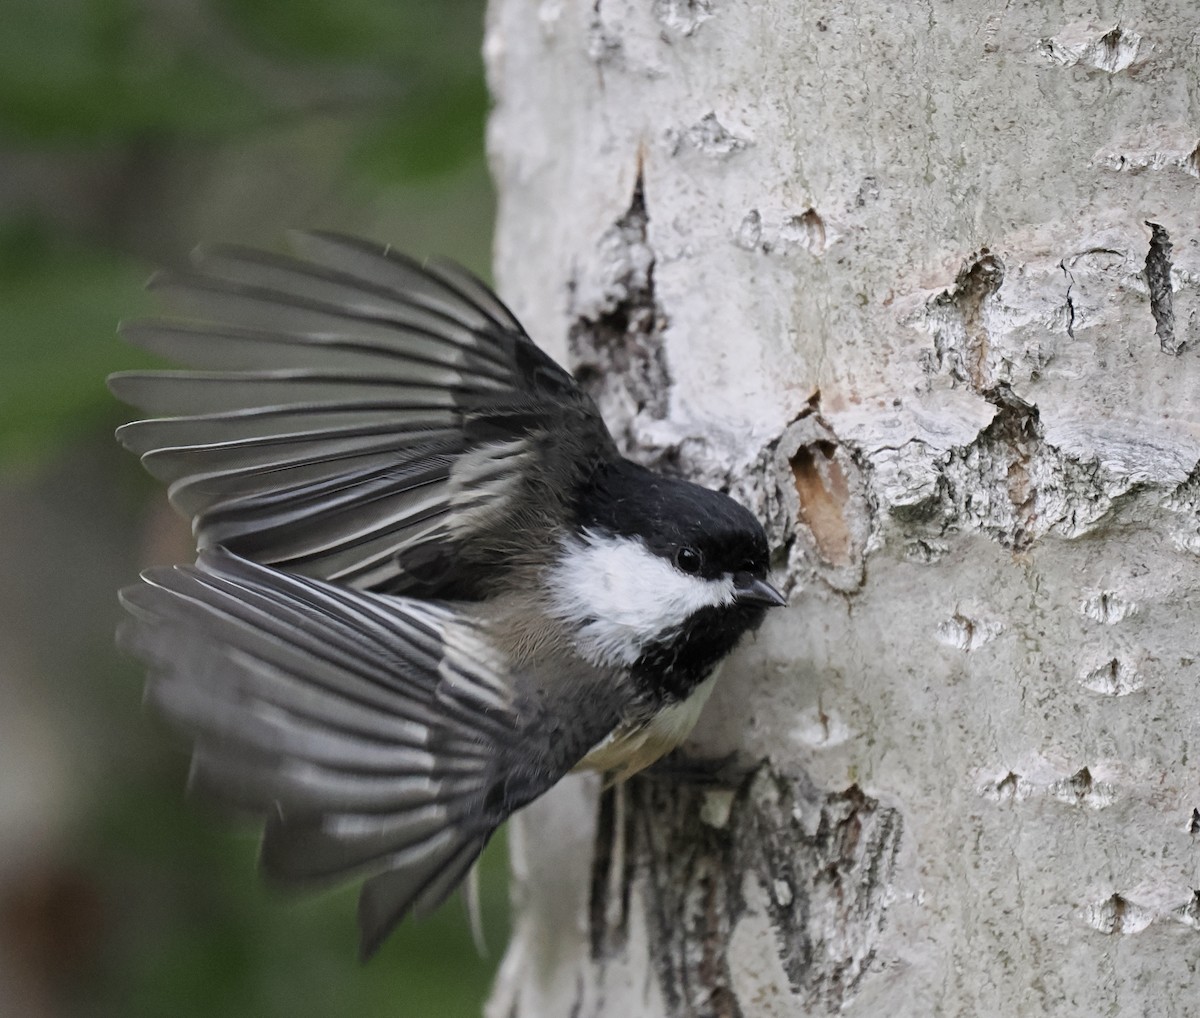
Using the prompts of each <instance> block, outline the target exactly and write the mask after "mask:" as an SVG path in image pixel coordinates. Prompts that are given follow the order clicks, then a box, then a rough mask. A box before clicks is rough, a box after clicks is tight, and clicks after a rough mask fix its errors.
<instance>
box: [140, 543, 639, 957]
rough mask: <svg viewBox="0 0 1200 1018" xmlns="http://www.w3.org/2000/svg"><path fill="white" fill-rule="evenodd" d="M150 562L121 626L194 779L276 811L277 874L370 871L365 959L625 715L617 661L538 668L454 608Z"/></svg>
mask: <svg viewBox="0 0 1200 1018" xmlns="http://www.w3.org/2000/svg"><path fill="white" fill-rule="evenodd" d="M143 579H144V582H143V583H141V584H138V585H136V586H133V587H130V588H128V589H127V590H125V591H123V592H122V599H123V601H124V603H125V605H126V607H127V608H128V610H129V611H130V613H131V614H132V616H133V618H132V619H131V620H130V621H129V622H127V624H126V626H125V628H124V629H123V631H122V642H123V644H124V645H125V646H126V647H127V648H128V649H130V650H131V651H132V652H134V653H135V654H137V655H138V656H140V657H141V658H143V659H144V660H146V661H147V663H148V664H149V665H150V669H151V678H150V681H149V684H148V686H147V695H148V698H149V699H150V700H151V701H152V702H153V703H154V704H155V705H156V706H157V707H158V709H159V710H161V711H162V712H163V713H165V714H166V715H167V717H169V718H170V719H171V720H173V721H174V722H175V723H177V724H178V725H179V726H181V727H182V728H183V729H184V730H185V731H186V732H187V733H188V734H189V735H190V736H191V738H192V739H193V742H194V753H193V761H192V781H193V784H194V785H195V786H199V787H200V788H203V789H206V790H209V791H212V792H215V793H216V794H217V795H219V796H221V797H223V798H224V799H225V800H227V801H231V802H233V803H234V804H235V805H238V806H241V807H244V808H248V809H250V810H252V811H255V812H258V813H261V814H263V815H265V817H266V828H265V833H264V837H263V844H262V858H261V861H262V865H263V868H264V870H265V871H266V873H267V874H268V875H270V876H273V877H275V878H277V879H278V880H281V881H284V882H287V883H300V884H304V883H311V882H322V881H329V880H337V879H342V878H347V877H352V876H359V875H362V876H366V877H367V878H368V879H367V880H366V882H365V884H364V885H363V889H362V893H361V897H360V900H359V921H360V927H361V931H362V950H363V954H364V956H365V955H369V954H371V953H372V952H373V951H374V950H375V949H376V948H377V947H378V946H379V944H380V943H381V942H382V940H383V939H384V937H385V936H386V935H387V933H388V932H389V931H390V930H391V929H392V927H393V926H395V924H396V923H398V922H399V921H400V920H401V919H402V918H403V917H404V916H405V915H406V914H407V913H408V912H409V911H410V910H411V911H416V912H418V913H424V912H427V911H429V910H432V909H433V908H435V907H436V906H437V905H438V904H440V903H441V902H442V900H444V899H445V897H446V896H447V895H448V894H449V893H450V892H451V891H452V890H453V889H454V887H455V886H456V885H457V884H458V883H459V881H460V880H461V879H462V877H463V876H464V874H465V873H466V872H467V870H468V868H469V867H470V865H471V863H472V862H473V861H474V860H475V858H476V857H477V856H478V855H479V853H480V852H481V851H482V849H483V847H484V845H485V844H486V842H487V840H488V838H489V837H490V836H491V834H492V833H493V831H494V830H495V829H496V827H497V826H498V825H499V824H500V823H502V822H503V821H504V820H505V819H506V818H507V817H508V815H509V814H510V813H512V812H513V811H514V810H515V809H518V808H519V807H520V806H522V805H524V804H525V803H527V802H529V801H530V800H531V799H534V798H536V797H537V796H539V795H541V794H542V793H543V792H544V791H546V790H547V789H548V788H549V787H550V786H551V785H552V784H554V783H555V782H556V781H557V780H558V779H559V778H560V777H562V775H563V774H565V773H566V772H567V771H568V770H570V768H571V767H572V766H573V765H574V764H575V763H576V762H577V761H578V760H579V759H580V758H581V757H583V756H584V755H585V754H586V753H587V751H588V750H589V749H590V748H591V747H592V746H593V745H595V744H596V743H597V742H599V741H600V740H601V739H602V738H604V736H605V735H607V734H608V732H610V731H611V730H612V729H613V727H614V726H615V724H616V720H617V709H616V701H617V698H618V691H617V689H616V687H615V685H614V684H613V683H612V682H611V681H607V677H606V676H602V675H601V674H599V673H595V674H592V673H589V672H580V673H579V674H578V675H575V676H562V675H560V676H558V677H557V681H556V682H554V683H547V682H543V681H528V677H523V676H522V675H521V674H520V673H511V672H509V671H508V670H507V669H506V663H505V661H504V660H503V657H502V655H501V654H500V652H499V651H498V650H497V649H496V648H495V647H494V646H493V645H492V644H491V643H490V642H489V639H488V633H487V631H486V629H485V628H484V627H483V626H482V625H481V624H480V623H478V622H476V621H473V620H472V619H471V618H470V617H468V616H466V615H464V614H463V613H461V612H460V611H457V610H455V609H454V608H452V607H450V606H447V605H443V604H431V603H429V602H422V601H414V600H410V599H407V598H400V597H393V596H390V595H386V594H375V593H370V592H360V591H354V590H349V589H347V588H345V587H339V586H334V585H332V584H329V583H325V582H322V581H319V580H312V579H307V578H303V577H297V576H291V575H288V574H285V573H282V572H280V571H278V570H275V569H271V568H269V567H265V566H261V565H257V564H255V563H252V562H249V561H247V560H245V559H242V558H239V557H237V556H235V555H232V554H230V553H228V552H225V551H220V550H218V551H211V552H204V553H202V554H201V556H200V558H199V561H198V562H197V564H196V565H195V566H180V567H175V568H171V569H161V570H153V571H151V572H149V573H147V574H146V575H145V576H144V577H143ZM556 698H560V699H556ZM561 698H569V701H570V702H566V701H565V700H563V699H561Z"/></svg>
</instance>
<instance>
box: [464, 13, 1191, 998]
mask: <svg viewBox="0 0 1200 1018" xmlns="http://www.w3.org/2000/svg"><path fill="white" fill-rule="evenodd" d="M1088 17H1091V19H1092V20H1090V21H1088V20H1084V19H1086V18H1088ZM1198 37H1200V5H1197V4H1195V3H1194V0H1163V2H1160V3H1157V4H1153V5H1151V4H1144V5H1143V4H1140V3H1113V2H1102V3H1101V4H1100V6H1099V8H1095V7H1092V8H1088V7H1084V6H1081V5H1076V4H1074V3H1070V4H1068V3H1047V4H1038V3H1034V4H1013V3H1008V2H1003V0H991V2H987V0H953V2H952V0H932V2H929V3H919V4H918V3H913V4H908V3H895V2H889V3H885V2H883V0H858V2H853V3H851V2H836V0H835V2H833V3H830V4H810V3H787V2H784V0H624V2H622V0H596V2H595V3H589V4H584V3H580V2H577V0H543V2H541V3H533V2H530V0H493V3H492V9H491V12H490V26H489V34H488V41H487V44H486V50H487V56H488V61H489V67H490V74H491V83H492V88H493V92H494V94H495V97H496V109H495V113H494V115H493V117H492V121H491V132H490V140H491V152H492V158H493V167H494V172H495V174H496V179H497V183H498V187H499V192H500V219H499V231H498V240H497V275H498V278H499V283H500V285H501V289H502V292H504V293H505V294H506V295H507V296H508V297H509V298H510V299H511V301H512V304H513V306H514V309H515V310H516V312H517V313H518V314H519V316H520V317H521V318H522V319H523V320H524V321H525V322H526V323H527V324H528V325H529V327H530V330H531V332H532V333H533V335H534V337H535V338H536V339H538V340H539V341H540V342H542V343H544V344H545V345H546V346H547V347H548V348H549V349H551V350H552V351H553V352H554V353H556V354H557V355H559V356H561V357H564V358H566V360H567V361H568V362H569V363H570V365H571V366H572V368H573V369H574V370H575V371H576V372H577V373H578V376H579V377H580V379H581V380H582V381H583V382H584V383H585V384H586V385H587V386H588V387H589V388H590V389H591V391H592V392H593V393H594V394H595V395H596V397H597V399H598V401H599V403H600V405H601V408H602V409H603V411H604V413H605V415H606V417H607V419H608V421H609V423H610V425H611V426H612V427H613V430H614V432H615V433H616V434H617V435H618V437H619V439H620V440H621V441H622V442H623V443H624V444H625V445H626V447H627V449H628V450H629V452H630V454H631V455H633V456H634V457H635V458H638V459H640V460H641V461H643V462H646V463H649V464H653V465H656V466H658V467H659V468H660V469H665V470H668V471H677V472H679V473H681V474H683V475H685V476H688V477H691V478H695V479H697V480H700V481H702V482H706V483H708V484H710V485H713V486H722V487H725V488H727V489H728V490H729V491H730V492H731V493H732V494H733V495H734V496H735V497H737V498H739V499H740V500H741V501H742V502H743V503H744V504H746V505H747V506H748V507H750V508H751V509H753V510H754V511H755V512H756V513H757V514H758V515H759V517H760V518H761V519H762V520H763V521H764V523H765V524H766V526H767V528H768V534H769V536H770V538H771V540H772V543H773V547H775V548H776V549H777V551H778V561H777V565H776V568H777V577H778V578H779V579H780V580H782V581H783V583H784V584H785V585H786V587H787V589H789V590H790V592H791V607H790V609H788V610H786V611H783V612H779V613H777V614H774V615H772V616H771V617H770V619H769V620H768V622H767V624H766V625H764V627H763V628H762V630H761V631H760V632H759V634H758V636H757V638H755V639H754V640H751V641H747V644H746V645H745V646H744V647H743V648H742V650H741V651H739V653H737V654H736V655H735V656H734V658H733V659H731V661H730V662H729V664H728V665H727V666H726V668H725V673H724V676H723V678H722V681H721V683H720V684H719V686H718V692H717V693H716V694H715V695H714V697H713V700H712V702H711V703H710V705H709V708H708V710H707V711H706V714H705V716H704V719H703V720H702V722H701V725H700V727H699V728H698V729H697V732H696V735H695V737H694V739H693V740H692V742H691V743H690V744H689V753H690V755H692V756H696V757H712V758H718V757H722V756H724V755H726V754H729V753H731V752H734V751H736V753H737V757H736V760H735V762H734V764H732V765H727V766H725V767H724V768H723V769H721V771H720V775H719V780H716V781H710V782H707V783H705V782H702V781H696V780H690V779H686V778H680V777H672V776H670V775H669V774H663V775H658V776H656V775H653V774H650V775H647V776H644V777H641V778H638V779H635V780H633V781H631V782H630V783H629V784H628V785H626V786H623V787H621V788H617V789H614V790H610V791H607V792H603V793H601V792H600V790H599V787H598V785H597V784H596V783H595V782H594V781H589V780H587V779H577V780H576V779H572V780H571V781H568V782H566V783H564V785H563V786H562V787H561V788H559V789H558V790H556V792H555V793H553V794H552V795H550V796H549V797H547V798H546V799H545V800H544V801H542V802H541V803H538V804H537V805H535V806H533V807H532V808H530V809H528V810H527V811H525V813H524V814H523V815H522V816H520V817H519V818H517V820H516V821H514V823H513V825H512V844H513V850H514V871H515V877H516V900H517V907H518V913H517V917H516V925H515V932H514V938H513V942H512V945H511V947H510V949H509V952H508V955H507V958H506V960H505V963H504V966H503V969H502V973H501V976H500V980H499V983H498V985H497V988H496V991H495V994H494V998H493V1000H492V1003H491V1008H490V1014H491V1015H493V1016H495V1018H508V1016H516V1018H554V1016H564V1018H565V1016H567V1015H572V1016H592V1015H613V1016H621V1018H627V1016H633V1018H637V1016H642V1015H645V1016H648V1018H649V1016H656V1018H657V1016H662V1015H672V1016H675V1015H689V1016H690V1015H697V1016H699V1015H704V1016H707V1015H714V1016H746V1018H750V1016H756V1018H757V1016H774V1015H781V1016H782V1015H795V1014H805V1013H807V1014H814V1015H825V1014H829V1015H832V1014H840V1015H851V1016H859V1015H861V1016H866V1015H879V1014H881V1013H886V1014H888V1015H891V1016H895V1018H907V1016H914V1018H915V1016H920V1018H925V1016H929V1015H967V1016H973V1015H989V1016H990V1015H1017V1014H1052V1015H1055V1016H1070V1015H1079V1016H1089V1018H1091V1016H1094V1015H1098V1014H1121V1015H1133V1014H1137V1015H1142V1014H1148V1015H1150V1014H1152V1015H1156V1016H1164V1015H1195V1014H1198V1013H1200V995H1198V991H1197V989H1196V985H1195V979H1196V967H1197V959H1200V933H1198V930H1200V890H1198V889H1200V752H1197V751H1196V749H1195V747H1193V746H1192V745H1191V743H1192V741H1193V739H1194V738H1195V737H1196V726H1197V722H1198V720H1200V693H1198V689H1200V663H1198V662H1200V624H1198V617H1200V467H1198V465H1197V464H1198V461H1200V343H1197V342H1196V340H1197V325H1198V323H1197V309H1198V308H1200V233H1198V223H1200V145H1198V142H1200V83H1198V82H1197V76H1196V67H1197V63H1196V50H1195V40H1196V39H1197V38H1198ZM885 1009H886V1010H885Z"/></svg>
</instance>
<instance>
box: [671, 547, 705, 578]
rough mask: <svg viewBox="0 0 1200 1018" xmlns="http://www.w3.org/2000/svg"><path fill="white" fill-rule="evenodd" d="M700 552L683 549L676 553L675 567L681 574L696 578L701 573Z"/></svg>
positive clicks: (693, 549) (692, 549)
mask: <svg viewBox="0 0 1200 1018" xmlns="http://www.w3.org/2000/svg"><path fill="white" fill-rule="evenodd" d="M700 564H701V558H700V552H698V551H696V549H695V548H688V547H683V548H680V549H679V550H678V551H677V552H675V566H676V568H677V569H678V570H679V571H680V572H681V573H687V574H688V575H690V576H695V575H696V573H698V572H700Z"/></svg>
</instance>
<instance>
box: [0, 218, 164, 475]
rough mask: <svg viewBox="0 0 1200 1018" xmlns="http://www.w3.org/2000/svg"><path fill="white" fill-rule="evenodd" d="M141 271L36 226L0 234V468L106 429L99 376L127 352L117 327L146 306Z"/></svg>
mask: <svg viewBox="0 0 1200 1018" xmlns="http://www.w3.org/2000/svg"><path fill="white" fill-rule="evenodd" d="M145 277H146V270H145V268H144V267H143V266H141V265H137V264H135V263H133V262H132V261H131V260H130V259H127V258H121V257H119V256H117V255H115V254H111V253H106V252H102V251H97V250H95V249H94V248H87V247H83V246H79V245H73V244H68V243H64V242H63V241H61V239H55V238H53V237H50V236H48V235H47V233H46V231H44V230H39V229H36V228H33V227H28V226H26V227H22V228H11V227H10V228H9V229H7V230H3V231H0V364H2V365H3V366H4V369H3V371H0V466H4V465H5V464H8V465H10V466H11V465H12V464H13V463H14V462H17V461H25V462H29V461H34V460H38V459H40V458H42V457H45V456H46V455H48V454H50V453H51V452H52V451H53V450H54V449H55V448H57V447H58V446H59V445H60V444H61V443H63V442H65V441H68V440H70V439H72V438H76V437H79V436H80V435H82V434H84V433H86V432H88V431H91V430H94V429H96V428H98V427H100V426H103V425H106V424H107V423H109V422H111V421H112V420H113V419H114V416H115V415H114V411H115V409H116V407H115V403H114V401H113V399H112V397H111V396H109V394H108V392H107V391H106V390H105V388H104V376H105V375H106V374H107V373H108V372H109V371H110V370H111V369H112V366H113V365H115V364H118V363H122V364H124V365H127V366H129V367H136V366H139V365H143V364H145V363H147V359H146V358H144V357H140V356H137V355H135V354H134V353H131V352H130V351H129V349H128V348H127V347H124V346H122V344H120V342H119V340H118V339H117V335H116V323H117V321H118V319H119V318H121V317H122V316H123V315H128V314H129V313H136V312H138V311H139V310H144V308H145V306H146V305H145V300H144V296H143V294H142V283H143V281H144V280H145Z"/></svg>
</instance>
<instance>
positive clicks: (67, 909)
mask: <svg viewBox="0 0 1200 1018" xmlns="http://www.w3.org/2000/svg"><path fill="white" fill-rule="evenodd" d="M482 7H483V4H482V0H469V2H468V0H384V2H380V0H290V2H282V0H280V2H270V0H5V3H4V5H3V18H2V19H0V20H2V29H0V1015H5V1016H9V1015H12V1016H21V1018H25V1016H29V1018H40V1016H43V1015H55V1016H60V1015H62V1016H92V1015H95V1016H101V1015H103V1016H147V1018H150V1016H154V1018H159V1016H163V1015H172V1016H181V1018H182V1016H189V1015H204V1016H206V1018H212V1016H215V1015H219V1016H223V1018H233V1016H240V1015H246V1016H250V1015H253V1016H256V1018H262V1016H273V1015H281V1016H282V1015H287V1016H296V1018H302V1016H308V1015H313V1016H316V1015H321V1016H331V1015H354V1016H356V1018H358V1016H363V1018H366V1016H373V1015H402V1016H405V1018H410V1016H424V1015H430V1016H438V1018H445V1016H456V1015H476V1014H479V1011H480V1006H481V1002H482V1000H483V998H484V996H485V994H486V992H487V987H488V984H489V982H490V979H491V975H492V971H493V969H494V966H495V963H496V960H497V958H498V956H499V954H500V951H501V949H502V947H503V941H504V935H505V923H506V912H507V906H506V889H505V879H504V870H505V862H504V859H503V857H502V846H496V847H494V848H493V849H491V850H489V855H488V857H487V859H486V860H485V867H484V920H485V924H486V926H487V930H488V939H489V942H490V947H491V956H490V958H488V959H480V958H479V957H478V956H477V955H476V953H475V950H474V948H473V947H472V945H471V940H470V936H469V933H468V931H467V924H466V920H465V916H464V910H463V908H462V906H461V904H460V903H459V902H458V901H457V899H453V900H452V901H451V902H450V903H448V905H447V906H446V907H444V908H443V909H442V911H441V912H440V913H439V914H438V915H437V916H435V917H433V918H432V919H431V920H427V921H425V922H423V923H419V924H407V925H405V926H404V927H403V928H402V929H401V930H400V931H399V932H398V933H397V934H396V935H394V936H393V937H392V939H391V940H390V941H389V942H388V943H387V944H386V945H385V947H384V949H383V950H382V952H381V953H380V954H379V956H377V957H376V958H375V960H374V961H372V962H371V963H370V964H369V965H367V966H366V967H362V966H360V965H359V964H358V962H357V961H356V953H355V952H356V931H355V922H354V892H353V889H349V890H346V891H340V892H337V893H332V894H328V895H325V896H322V897H320V898H317V899H291V898H285V897H280V896H279V895H276V894H272V893H270V892H268V891H267V890H266V889H265V888H263V887H262V886H261V885H260V884H259V883H258V881H257V878H256V874H255V863H254V859H255V851H256V844H255V837H254V832H253V831H251V830H242V829H238V828H236V827H233V826H231V825H230V824H229V823H228V822H227V821H226V820H225V818H222V817H217V816H215V815H214V814H213V812H212V811H211V810H210V809H205V808H204V807H203V806H202V805H200V804H198V803H195V802H191V801H188V800H186V799H185V798H184V795H183V786H184V781H185V776H186V768H187V760H186V754H185V752H184V751H183V748H182V747H181V746H180V745H179V743H178V742H177V741H176V740H174V739H173V738H172V737H171V736H170V735H169V733H167V732H166V730H165V729H164V728H163V727H162V726H161V725H159V724H157V723H156V722H155V721H154V719H152V718H150V717H147V716H146V715H145V712H144V711H143V710H142V707H141V677H140V675H139V672H138V669H137V667H136V666H134V665H133V664H132V663H130V662H128V661H125V660H122V659H121V658H120V657H119V656H118V655H117V653H116V652H115V650H114V649H113V641H112V632H113V629H114V627H115V625H116V623H117V620H118V614H119V613H118V609H117V605H116V600H115V590H116V588H117V587H118V586H120V585H121V584H124V583H128V582H130V581H131V580H133V579H134V577H135V576H136V575H137V572H138V570H139V569H140V568H142V567H143V566H145V565H148V564H155V563H163V562H173V561H181V560H183V559H185V558H187V557H188V556H189V554H190V551H191V549H190V544H189V538H188V534H187V531H186V528H185V526H184V525H183V523H182V521H180V520H178V519H176V518H175V517H174V516H173V515H172V514H171V512H170V510H169V509H168V508H167V507H166V504H165V499H164V497H163V494H162V492H161V491H159V490H158V489H157V488H156V487H155V486H154V485H153V484H152V483H151V482H150V480H149V479H148V478H147V477H145V476H143V474H142V472H141V470H140V468H139V467H138V465H137V463H136V461H135V460H133V458H132V457H130V456H128V454H126V453H124V452H123V451H122V450H120V449H119V448H118V447H117V446H116V444H115V443H114V442H113V441H112V437H111V434H112V430H113V428H114V427H115V426H116V425H117V424H119V423H120V422H121V421H123V420H124V419H125V411H124V410H123V409H122V408H121V407H120V406H118V405H117V404H116V403H115V401H114V400H112V399H111V398H110V397H109V396H108V394H107V392H106V391H105V389H104V386H103V378H104V376H105V374H107V373H108V372H109V371H112V370H116V369H119V368H127V367H135V366H138V365H139V364H141V363H143V360H142V358H141V357H140V356H139V355H138V354H136V352H135V351H133V350H131V349H128V348H126V347H123V346H122V345H121V344H120V343H119V342H118V341H117V339H116V336H115V333H114V328H115V325H116V322H117V321H118V320H119V319H121V318H127V317H131V316H136V315H138V314H141V313H144V312H146V311H148V310H151V309H152V302H151V301H150V299H149V298H148V297H147V296H146V295H145V294H144V293H143V292H142V283H143V281H144V280H145V278H146V277H147V276H148V275H149V273H150V272H151V271H152V269H153V268H154V267H156V266H159V265H164V264H167V265H170V264H173V263H179V262H182V261H183V260H184V259H186V257H187V252H188V251H189V250H190V248H191V247H193V246H194V245H195V244H196V243H197V242H200V241H205V240H230V241H240V242H246V243H252V244H257V245H260V246H269V247H276V246H278V245H279V242H280V238H281V237H282V235H283V233H284V231H285V230H287V229H289V228H293V227H326V228H335V229H341V230H349V231H353V232H359V233H363V234H365V235H368V236H373V237H375V238H377V239H380V240H387V241H390V242H392V243H394V244H396V245H397V246H398V247H400V248H402V249H404V250H407V251H409V252H411V253H413V254H417V255H424V254H434V253H437V254H446V255H450V256H451V257H454V258H456V259H458V260H459V261H461V262H463V263H464V264H466V265H467V266H468V267H470V268H472V269H475V270H476V271H478V272H480V273H482V274H484V275H485V276H486V275H487V267H488V261H489V250H490V242H491V223H492V197H491V192H490V185H489V181H488V177H487V172H486V168H485V165H484V159H483V124H484V118H485V116H486V112H487V96H486V91H485V88H484V84H483V74H482V63H481V59H480V56H479V50H480V44H481V37H482V19H483V10H482Z"/></svg>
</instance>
